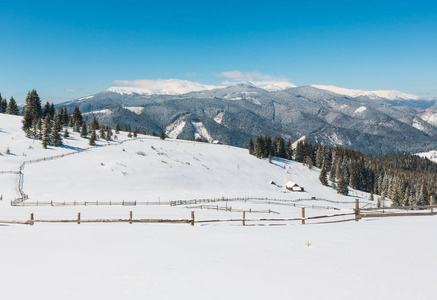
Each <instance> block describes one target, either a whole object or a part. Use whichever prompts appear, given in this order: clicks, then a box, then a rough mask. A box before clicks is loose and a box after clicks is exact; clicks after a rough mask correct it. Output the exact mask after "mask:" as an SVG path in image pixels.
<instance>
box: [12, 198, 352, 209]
mask: <svg viewBox="0 0 437 300" xmlns="http://www.w3.org/2000/svg"><path fill="white" fill-rule="evenodd" d="M20 199H21V198H18V199H17V200H20ZM302 201H322V202H325V201H326V202H334V201H331V200H327V199H322V198H315V197H312V198H306V199H295V200H286V199H275V198H256V197H235V198H224V197H222V198H212V199H192V200H172V201H160V202H156V201H154V202H150V201H36V202H26V201H15V200H12V201H11V205H12V206H92V205H94V206H108V205H109V206H117V205H118V206H144V205H170V206H187V205H195V204H202V203H215V202H226V203H227V202H251V203H259V204H268V205H271V204H274V205H283V206H294V207H307V208H313V209H326V210H340V208H337V207H334V206H324V205H310V204H298V202H302ZM338 203H347V204H353V202H338Z"/></svg>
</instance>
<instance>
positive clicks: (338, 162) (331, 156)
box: [247, 135, 437, 206]
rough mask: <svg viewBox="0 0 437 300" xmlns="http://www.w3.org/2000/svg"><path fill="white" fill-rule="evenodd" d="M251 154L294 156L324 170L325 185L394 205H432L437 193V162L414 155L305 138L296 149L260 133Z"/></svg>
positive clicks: (342, 191) (250, 150)
mask: <svg viewBox="0 0 437 300" xmlns="http://www.w3.org/2000/svg"><path fill="white" fill-rule="evenodd" d="M247 148H248V150H249V153H250V154H252V155H255V156H256V157H258V158H266V157H269V156H276V157H282V158H286V159H292V156H293V155H294V158H295V160H296V161H297V162H300V163H302V164H305V165H307V166H308V167H310V168H311V167H313V166H315V167H316V168H319V169H320V170H321V172H320V176H319V180H320V182H321V184H323V185H325V186H328V185H329V181H330V182H331V186H332V187H333V188H335V189H336V190H337V192H338V193H339V194H343V195H347V194H348V193H349V187H350V188H353V189H357V190H361V191H364V192H368V193H370V194H371V197H370V199H372V200H373V199H374V195H379V196H378V203H380V202H382V201H384V199H385V198H389V199H391V200H392V202H393V205H394V206H414V205H428V204H429V198H430V196H432V195H433V196H434V197H435V196H436V194H437V164H436V163H433V162H431V161H430V160H429V159H427V158H421V157H418V156H416V155H411V154H392V155H386V156H382V157H369V156H367V155H364V154H362V153H361V152H358V151H354V150H348V149H345V148H341V147H327V146H325V145H322V144H312V143H311V142H309V141H306V140H303V141H299V142H298V143H297V144H296V148H295V149H294V151H293V149H292V146H291V143H290V141H288V142H287V144H286V145H285V147H284V140H283V139H282V138H281V137H276V138H275V139H273V141H272V139H271V137H270V136H267V135H266V136H259V137H257V139H256V142H255V143H253V140H252V138H251V139H250V140H249V144H248V145H247Z"/></svg>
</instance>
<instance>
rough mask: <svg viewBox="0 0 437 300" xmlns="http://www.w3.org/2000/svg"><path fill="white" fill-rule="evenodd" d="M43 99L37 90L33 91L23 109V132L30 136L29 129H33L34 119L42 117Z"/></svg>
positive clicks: (28, 95)
mask: <svg viewBox="0 0 437 300" xmlns="http://www.w3.org/2000/svg"><path fill="white" fill-rule="evenodd" d="M41 115H42V111H41V99H40V98H39V96H38V93H37V92H36V90H32V91H31V92H29V93H28V94H27V97H26V105H25V106H24V109H23V130H24V131H25V132H26V133H27V134H29V129H30V128H31V127H32V123H33V119H34V118H36V119H38V118H39V117H41Z"/></svg>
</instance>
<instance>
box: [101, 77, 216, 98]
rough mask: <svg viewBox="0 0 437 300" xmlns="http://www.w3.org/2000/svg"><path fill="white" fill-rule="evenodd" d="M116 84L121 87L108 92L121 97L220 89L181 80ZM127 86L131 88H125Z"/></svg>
mask: <svg viewBox="0 0 437 300" xmlns="http://www.w3.org/2000/svg"><path fill="white" fill-rule="evenodd" d="M114 83H116V84H117V85H120V86H115V87H110V88H109V89H107V90H106V91H107V92H112V93H117V94H120V95H132V94H139V95H154V94H156V95H180V94H186V93H189V92H197V91H206V90H212V89H217V88H220V86H217V85H206V84H201V83H198V82H192V81H188V80H180V79H140V80H133V81H128V80H116V81H114ZM126 84H129V86H123V85H126Z"/></svg>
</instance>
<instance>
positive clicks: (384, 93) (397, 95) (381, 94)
mask: <svg viewBox="0 0 437 300" xmlns="http://www.w3.org/2000/svg"><path fill="white" fill-rule="evenodd" d="M312 86H313V87H315V88H318V89H321V90H327V91H331V92H334V93H336V94H340V95H346V96H349V97H359V96H367V97H369V98H371V99H377V98H384V99H389V100H419V97H417V96H416V95H411V94H406V93H402V92H399V91H396V90H379V91H363V90H352V89H346V88H341V87H336V86H333V85H316V84H314V85H312Z"/></svg>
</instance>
